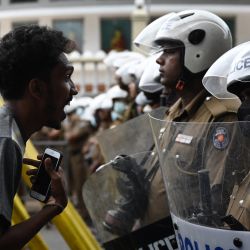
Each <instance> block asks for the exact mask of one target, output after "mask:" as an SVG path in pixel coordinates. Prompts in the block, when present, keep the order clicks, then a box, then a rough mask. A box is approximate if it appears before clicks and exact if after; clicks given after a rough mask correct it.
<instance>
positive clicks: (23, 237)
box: [0, 158, 68, 250]
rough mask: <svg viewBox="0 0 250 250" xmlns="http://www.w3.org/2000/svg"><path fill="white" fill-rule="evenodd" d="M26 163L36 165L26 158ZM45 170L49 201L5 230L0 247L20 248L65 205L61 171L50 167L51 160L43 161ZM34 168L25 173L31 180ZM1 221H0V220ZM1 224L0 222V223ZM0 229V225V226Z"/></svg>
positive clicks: (0, 239)
mask: <svg viewBox="0 0 250 250" xmlns="http://www.w3.org/2000/svg"><path fill="white" fill-rule="evenodd" d="M24 162H25V163H26V164H30V165H34V166H37V163H36V161H34V160H30V159H26V160H25V161H24ZM45 167H46V171H47V172H48V174H49V175H50V177H51V193H52V196H51V197H50V199H49V201H48V203H47V204H45V206H44V207H43V209H42V210H40V211H39V212H38V213H37V214H35V215H34V216H32V217H30V218H29V219H28V220H26V221H23V222H21V223H19V224H17V225H14V226H12V227H10V228H9V229H8V230H7V231H5V232H4V233H2V234H1V235H0V249H13V250H14V249H21V248H22V247H23V246H24V245H25V244H27V243H28V242H29V241H30V240H31V239H32V238H33V237H34V236H35V234H36V233H37V232H38V231H39V230H40V229H41V228H42V227H43V226H44V225H46V223H48V222H49V221H50V220H51V219H52V218H53V217H55V216H56V215H58V214H60V213H61V212H62V211H63V209H64V208H65V207H66V205H67V202H68V200H67V196H66V192H65V188H64V183H63V172H62V169H61V168H60V169H59V171H58V172H57V171H55V170H53V168H52V163H51V160H50V159H49V158H48V159H46V161H45ZM36 171H37V170H36V169H32V170H28V172H27V174H28V175H31V181H32V182H33V181H34V178H33V176H34V174H35V173H36ZM0 222H2V221H0ZM1 225H2V223H1ZM0 229H1V226H0Z"/></svg>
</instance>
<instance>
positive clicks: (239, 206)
mask: <svg viewBox="0 0 250 250" xmlns="http://www.w3.org/2000/svg"><path fill="white" fill-rule="evenodd" d="M227 214H231V215H233V217H234V218H235V219H236V220H238V221H239V222H240V223H241V224H242V225H244V227H245V228H246V229H247V230H250V172H249V173H248V174H247V175H246V177H245V178H244V179H243V181H242V182H241V183H239V184H237V185H235V186H234V189H233V192H232V195H231V196H230V203H229V206H228V210H227Z"/></svg>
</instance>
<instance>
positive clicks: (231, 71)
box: [202, 42, 250, 99]
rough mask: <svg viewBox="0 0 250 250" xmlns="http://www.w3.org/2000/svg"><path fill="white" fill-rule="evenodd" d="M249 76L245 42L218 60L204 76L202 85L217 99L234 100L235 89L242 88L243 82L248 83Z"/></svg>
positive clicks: (248, 45)
mask: <svg viewBox="0 0 250 250" xmlns="http://www.w3.org/2000/svg"><path fill="white" fill-rule="evenodd" d="M248 58H249V59H248ZM249 76H250V42H245V43H242V44H240V45H238V46H236V47H234V48H232V49H231V50H229V51H228V52H226V53H225V54H223V55H222V56H221V57H220V58H218V59H217V60H216V61H215V62H214V64H213V65H212V66H211V67H210V68H209V70H208V71H207V73H206V74H205V76H204V78H203V79H202V83H203V85H204V87H205V88H206V89H207V91H209V92H210V93H211V94H212V95H213V96H215V97H217V98H218V99H236V98H237V96H236V95H235V93H236V88H239V87H241V88H243V87H244V85H245V82H246V81H248V82H249V81H250V80H249ZM236 86H237V87H236Z"/></svg>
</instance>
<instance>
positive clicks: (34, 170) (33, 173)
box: [26, 169, 37, 175]
mask: <svg viewBox="0 0 250 250" xmlns="http://www.w3.org/2000/svg"><path fill="white" fill-rule="evenodd" d="M36 173H37V169H29V170H27V171H26V174H27V175H36Z"/></svg>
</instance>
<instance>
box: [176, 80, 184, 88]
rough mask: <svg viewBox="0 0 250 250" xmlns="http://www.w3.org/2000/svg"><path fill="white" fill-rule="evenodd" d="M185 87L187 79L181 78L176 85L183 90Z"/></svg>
mask: <svg viewBox="0 0 250 250" xmlns="http://www.w3.org/2000/svg"><path fill="white" fill-rule="evenodd" d="M184 87H185V81H183V80H179V81H178V82H177V84H176V86H175V88H176V89H177V90H178V91H182V90H183V89H184Z"/></svg>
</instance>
